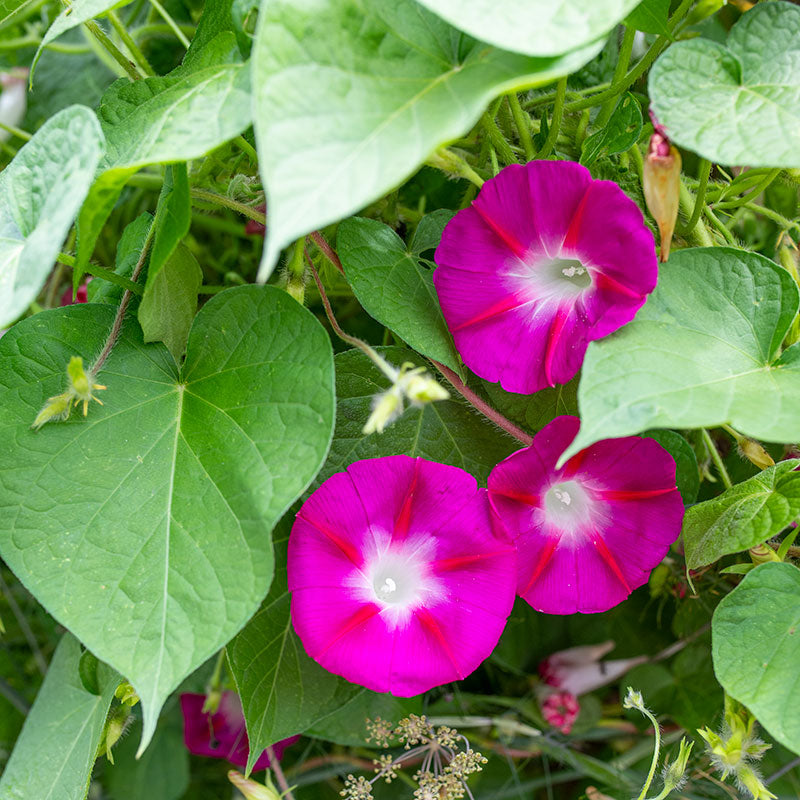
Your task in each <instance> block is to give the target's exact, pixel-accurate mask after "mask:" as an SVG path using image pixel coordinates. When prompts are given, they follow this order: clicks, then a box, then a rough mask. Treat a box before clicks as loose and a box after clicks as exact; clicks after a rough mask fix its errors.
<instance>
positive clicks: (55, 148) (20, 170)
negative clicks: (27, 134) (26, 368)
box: [0, 106, 104, 328]
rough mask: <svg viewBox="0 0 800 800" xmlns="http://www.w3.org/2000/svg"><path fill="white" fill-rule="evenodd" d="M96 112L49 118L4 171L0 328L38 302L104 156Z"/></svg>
mask: <svg viewBox="0 0 800 800" xmlns="http://www.w3.org/2000/svg"><path fill="white" fill-rule="evenodd" d="M103 149H104V145H103V134H102V133H101V131H100V125H99V124H98V122H97V118H96V117H95V115H94V113H93V112H92V111H90V110H89V109H88V108H85V107H84V106H70V107H69V108H65V109H64V110H63V111H61V112H59V113H58V114H55V115H54V116H53V117H51V118H50V119H49V120H48V121H47V122H46V123H45V124H44V125H42V127H41V128H39V130H38V131H37V132H36V135H35V136H34V137H33V138H32V139H31V140H30V141H29V142H28V143H27V144H26V145H25V146H24V147H23V148H22V149H21V150H20V151H19V152H18V153H17V155H16V156H15V158H14V160H13V161H12V162H11V164H9V165H8V166H7V167H6V168H5V169H4V170H3V171H2V172H1V173H0V328H2V327H4V326H5V325H8V324H9V323H11V322H13V321H14V320H15V319H16V318H17V317H18V316H19V315H20V314H22V313H23V312H24V311H25V309H26V308H27V307H28V306H29V305H30V304H31V302H33V300H35V299H36V295H38V294H39V291H40V290H41V288H42V285H43V284H44V282H45V279H46V278H47V276H48V275H49V274H50V270H51V269H52V268H53V264H54V263H55V260H56V258H57V257H58V253H59V250H60V248H61V243H62V242H63V240H64V238H65V237H66V235H67V232H68V231H69V229H70V227H71V226H72V222H73V220H74V219H75V215H76V214H77V213H78V209H79V208H80V207H81V203H82V202H83V198H84V197H85V196H86V193H87V192H88V191H89V186H90V185H91V183H92V180H93V179H94V174H95V170H96V169H97V165H98V163H99V162H100V158H101V157H102V155H103Z"/></svg>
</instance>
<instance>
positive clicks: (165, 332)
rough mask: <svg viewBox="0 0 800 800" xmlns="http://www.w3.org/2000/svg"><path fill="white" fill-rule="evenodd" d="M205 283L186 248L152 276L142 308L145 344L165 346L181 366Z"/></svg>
mask: <svg viewBox="0 0 800 800" xmlns="http://www.w3.org/2000/svg"><path fill="white" fill-rule="evenodd" d="M151 264H152V261H151ZM202 282H203V271H202V270H201V269H200V265H199V264H198V263H197V259H196V258H195V257H194V256H193V255H192V254H191V252H190V251H189V250H188V249H187V248H186V247H185V246H184V245H182V244H179V245H178V246H177V248H176V249H175V250H174V251H173V252H172V254H171V255H170V256H169V257H168V258H167V260H166V263H164V264H163V266H162V267H161V269H160V270H159V272H158V273H157V274H156V275H155V277H151V275H150V274H149V273H148V278H147V285H146V287H145V290H144V295H143V297H142V302H141V304H140V305H139V324H140V325H141V326H142V333H143V335H144V336H143V338H144V341H145V342H164V344H165V345H166V346H167V349H168V350H169V351H170V353H172V357H173V358H174V359H175V361H176V362H177V363H180V360H181V358H183V354H184V352H186V341H187V339H188V338H189V328H190V327H191V325H192V320H193V319H194V316H195V314H196V313H197V292H198V290H199V289H200V285H201V284H202Z"/></svg>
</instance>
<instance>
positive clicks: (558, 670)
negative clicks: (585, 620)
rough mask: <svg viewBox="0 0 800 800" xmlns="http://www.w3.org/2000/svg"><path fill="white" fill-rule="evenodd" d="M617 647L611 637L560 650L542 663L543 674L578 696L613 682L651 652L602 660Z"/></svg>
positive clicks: (543, 678) (643, 662) (540, 670)
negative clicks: (599, 642) (598, 642)
mask: <svg viewBox="0 0 800 800" xmlns="http://www.w3.org/2000/svg"><path fill="white" fill-rule="evenodd" d="M613 649H614V642H610V641H609V642H602V643H601V644H590V645H581V646H579V647H570V648H568V649H567V650H559V651H558V652H557V653H552V654H551V655H549V656H548V657H547V658H546V659H545V660H544V661H542V663H541V664H539V675H541V677H542V680H543V681H544V682H545V683H546V684H548V686H554V687H556V688H558V689H561V690H563V691H565V692H568V693H569V694H571V695H575V696H576V697H577V696H579V695H582V694H586V692H592V691H594V690H595V689H599V688H600V687H601V686H606V685H608V684H609V683H613V682H614V681H616V680H617V679H619V678H621V677H622V676H623V675H625V674H626V673H627V672H628V670H631V669H633V668H634V667H636V666H638V665H639V664H645V663H647V661H648V658H647V656H635V657H634V658H617V659H612V660H610V661H600V659H601V658H602V657H603V656H604V655H605V654H606V653H608V652H609V651H611V650H613Z"/></svg>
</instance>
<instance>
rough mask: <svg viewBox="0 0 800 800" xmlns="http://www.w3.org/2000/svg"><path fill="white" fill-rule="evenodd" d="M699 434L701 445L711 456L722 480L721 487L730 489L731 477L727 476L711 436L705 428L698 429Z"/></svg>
mask: <svg viewBox="0 0 800 800" xmlns="http://www.w3.org/2000/svg"><path fill="white" fill-rule="evenodd" d="M700 432H701V435H702V437H703V444H704V445H705V446H706V450H707V451H708V454H709V456H711V460H712V461H713V462H714V466H715V467H716V468H717V472H718V473H719V477H720V478H721V479H722V485H723V486H724V487H725V488H726V489H730V488H732V487H733V483H732V482H731V476H730V475H728V470H727V469H725V464H724V463H723V461H722V456H721V455H720V454H719V450H717V446H716V444H714V440H713V439H712V438H711V434H710V433H709V432H708V431H707V430H706V429H705V428H700Z"/></svg>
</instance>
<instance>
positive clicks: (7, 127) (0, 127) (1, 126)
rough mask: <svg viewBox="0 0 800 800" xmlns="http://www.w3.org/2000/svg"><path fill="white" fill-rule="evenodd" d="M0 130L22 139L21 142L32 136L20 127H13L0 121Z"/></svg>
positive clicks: (28, 139) (27, 140)
mask: <svg viewBox="0 0 800 800" xmlns="http://www.w3.org/2000/svg"><path fill="white" fill-rule="evenodd" d="M0 130H4V131H8V132H9V133H10V134H11V135H12V136H16V137H17V138H18V139H22V141H23V142H29V141H30V140H31V139H32V138H33V136H32V135H31V134H30V133H28V132H27V131H24V130H22V128H15V127H14V126H13V125H7V124H6V123H5V122H2V121H0Z"/></svg>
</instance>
